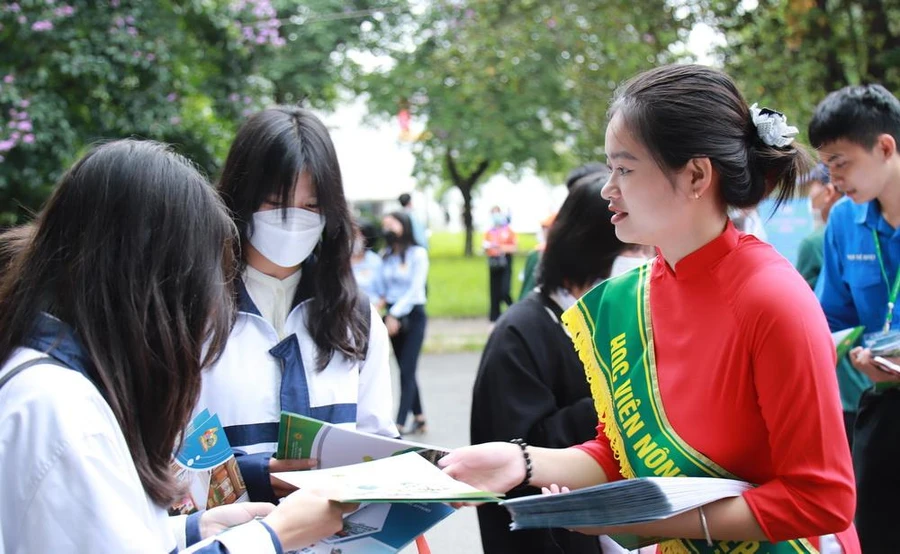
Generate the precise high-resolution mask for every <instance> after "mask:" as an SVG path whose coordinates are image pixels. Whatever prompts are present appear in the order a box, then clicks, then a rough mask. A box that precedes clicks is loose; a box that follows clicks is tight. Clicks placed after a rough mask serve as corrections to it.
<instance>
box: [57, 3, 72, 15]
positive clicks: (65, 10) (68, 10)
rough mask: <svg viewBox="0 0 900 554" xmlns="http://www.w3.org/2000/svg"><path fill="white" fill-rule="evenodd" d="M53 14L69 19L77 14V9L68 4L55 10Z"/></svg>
mask: <svg viewBox="0 0 900 554" xmlns="http://www.w3.org/2000/svg"><path fill="white" fill-rule="evenodd" d="M53 13H54V14H56V17H69V16H71V15H72V14H73V13H75V8H73V7H72V6H70V5H68V4H66V5H64V6H60V7H58V8H56V9H55V10H53Z"/></svg>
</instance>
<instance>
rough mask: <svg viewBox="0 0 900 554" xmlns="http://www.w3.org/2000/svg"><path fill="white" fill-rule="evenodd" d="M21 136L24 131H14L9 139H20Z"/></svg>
mask: <svg viewBox="0 0 900 554" xmlns="http://www.w3.org/2000/svg"><path fill="white" fill-rule="evenodd" d="M21 136H22V133H20V132H18V131H13V132H12V133H11V134H10V135H9V139H10V140H19V137H21Z"/></svg>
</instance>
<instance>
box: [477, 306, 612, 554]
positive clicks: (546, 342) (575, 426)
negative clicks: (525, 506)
mask: <svg viewBox="0 0 900 554" xmlns="http://www.w3.org/2000/svg"><path fill="white" fill-rule="evenodd" d="M561 313H562V310H561V309H560V307H559V306H557V305H556V303H555V302H553V301H552V300H549V299H544V298H542V297H541V296H540V295H539V294H538V293H536V292H532V293H531V294H529V295H528V296H527V297H526V298H525V299H523V300H521V301H520V302H518V303H516V304H514V305H513V306H511V307H510V308H509V309H508V310H507V311H506V313H504V314H503V316H502V317H501V318H500V319H499V320H498V321H497V324H496V327H495V328H494V332H493V333H492V334H491V336H490V338H489V339H488V342H487V345H486V346H485V350H484V353H483V354H482V356H481V363H480V364H479V367H478V375H477V377H476V379H475V387H474V390H473V393H472V418H471V427H470V431H471V439H472V444H478V443H483V442H490V441H508V440H510V439H514V438H522V439H525V442H527V443H528V444H531V445H534V446H546V447H551V448H564V447H567V446H572V445H575V444H580V443H582V442H585V441H588V440H591V439H593V438H594V436H595V435H596V427H597V412H596V411H595V409H594V401H593V399H592V398H591V391H590V387H589V385H588V383H587V379H586V378H585V374H584V366H582V364H581V361H580V360H579V359H578V354H577V353H576V352H575V347H574V346H573V345H572V341H571V339H570V338H569V337H568V335H566V333H565V331H564V330H563V327H562V324H561V323H560V321H559V316H560V314H561ZM529 494H540V491H539V490H538V489H535V488H531V487H528V488H526V489H517V490H514V491H510V493H509V494H508V495H507V496H508V497H513V496H525V495H529ZM478 520H479V525H480V527H481V542H482V545H483V547H484V552H485V553H486V554H506V553H509V554H513V553H515V554H527V553H532V552H533V553H535V554H537V553H559V552H565V553H577V554H588V553H590V554H597V553H599V552H601V548H600V544H599V541H598V540H597V537H594V536H586V535H582V534H580V533H572V532H570V531H566V530H564V529H554V530H529V531H510V530H509V524H510V518H509V513H508V512H507V511H506V509H505V508H502V507H500V506H497V505H495V504H485V505H482V506H479V507H478Z"/></svg>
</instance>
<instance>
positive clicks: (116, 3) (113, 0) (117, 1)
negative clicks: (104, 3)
mask: <svg viewBox="0 0 900 554" xmlns="http://www.w3.org/2000/svg"><path fill="white" fill-rule="evenodd" d="M119 4H120V0H109V5H110V6H112V7H114V8H118V7H119Z"/></svg>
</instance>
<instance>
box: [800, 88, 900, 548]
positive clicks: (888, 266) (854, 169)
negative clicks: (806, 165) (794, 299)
mask: <svg viewBox="0 0 900 554" xmlns="http://www.w3.org/2000/svg"><path fill="white" fill-rule="evenodd" d="M809 138H810V142H811V143H812V145H813V146H814V147H815V148H816V149H817V150H818V152H819V158H820V159H821V160H822V161H823V162H825V163H826V164H827V165H828V169H829V171H830V173H831V180H832V183H834V185H835V186H836V187H837V188H838V189H839V190H840V191H841V192H843V193H844V194H846V196H847V197H848V198H847V199H844V200H842V201H841V202H839V203H838V204H836V205H835V207H834V208H833V209H832V211H831V215H830V217H829V219H828V226H827V228H826V230H825V256H824V264H823V267H822V274H821V276H820V277H819V282H818V283H817V285H816V295H817V296H818V297H819V301H820V303H821V304H822V308H823V310H824V311H825V315H826V317H827V318H828V324H829V326H830V327H831V330H832V331H838V330H841V329H845V328H847V327H853V326H856V325H863V326H865V332H866V333H877V332H881V331H883V330H884V329H891V330H894V331H896V330H900V316H898V315H897V313H896V312H898V311H900V310H898V309H897V308H896V307H895V304H896V301H897V292H898V291H900V231H898V227H900V153H898V151H897V141H898V140H900V102H898V100H897V98H895V97H894V96H893V95H892V94H891V93H890V92H888V91H887V90H886V89H885V88H884V87H882V86H880V85H866V86H855V87H847V88H843V89H841V90H839V91H836V92H833V93H831V94H829V95H828V96H827V97H826V98H825V100H823V101H822V103H821V104H819V106H818V107H817V108H816V112H815V114H814V115H813V119H812V121H811V122H810V125H809ZM850 361H851V363H852V364H853V367H854V368H856V369H857V370H858V371H860V372H862V373H863V374H865V375H866V376H867V377H868V378H869V379H871V380H872V381H873V382H874V383H875V386H874V387H873V388H870V389H868V390H867V391H866V392H865V393H864V394H863V396H862V398H861V400H860V404H859V410H858V415H857V420H856V424H855V427H854V438H853V441H854V444H853V463H854V469H855V472H856V484H857V511H856V524H857V529H858V531H859V538H860V542H861V544H862V549H863V552H867V553H869V552H874V553H880V552H900V533H897V531H896V529H895V526H896V525H897V521H900V502H898V500H897V499H898V498H900V469H898V466H897V463H896V461H897V460H898V459H900V388H898V387H900V378H898V377H896V376H894V375H892V374H890V373H887V372H886V371H884V370H882V369H880V368H879V366H878V365H876V364H875V363H874V362H873V359H872V353H871V352H870V351H869V350H868V349H867V348H862V347H857V348H854V349H853V350H852V351H851V352H850ZM891 361H893V362H900V360H898V359H893V360H891Z"/></svg>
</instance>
